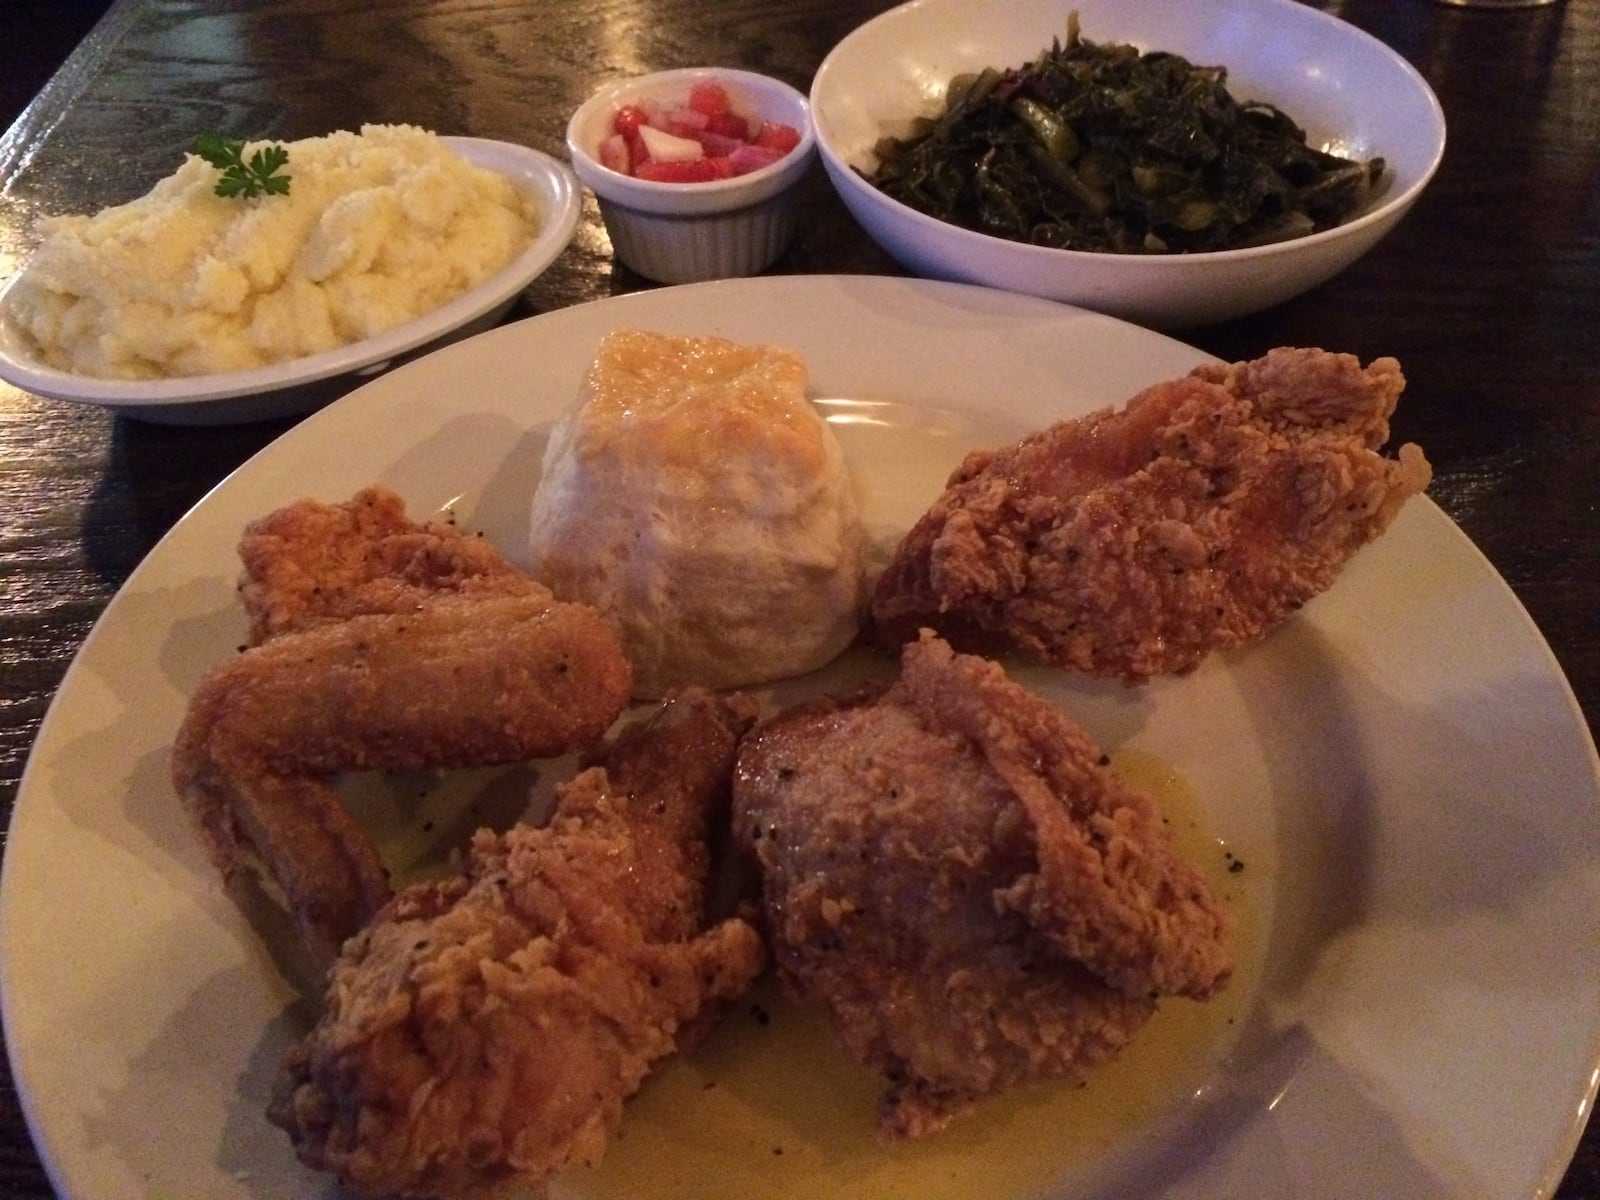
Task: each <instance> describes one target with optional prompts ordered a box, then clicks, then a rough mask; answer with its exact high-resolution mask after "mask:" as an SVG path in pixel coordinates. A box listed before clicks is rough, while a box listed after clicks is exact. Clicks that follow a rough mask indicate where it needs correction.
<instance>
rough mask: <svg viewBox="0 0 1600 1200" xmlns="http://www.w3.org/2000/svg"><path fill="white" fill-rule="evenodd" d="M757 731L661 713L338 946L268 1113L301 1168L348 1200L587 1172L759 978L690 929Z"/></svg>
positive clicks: (739, 948)
mask: <svg viewBox="0 0 1600 1200" xmlns="http://www.w3.org/2000/svg"><path fill="white" fill-rule="evenodd" d="M753 713H754V706H753V704H752V703H750V702H749V701H748V700H746V699H745V698H742V697H724V698H717V697H712V696H710V695H708V694H705V693H698V692H690V693H685V694H683V695H680V696H678V697H676V698H674V699H671V700H669V701H667V702H666V704H665V705H664V706H663V707H662V708H661V709H660V710H659V711H658V713H657V715H656V716H655V717H654V718H653V720H651V721H650V722H649V723H647V724H646V723H641V724H638V725H635V726H634V727H632V728H631V729H630V730H629V731H627V732H625V733H624V734H623V735H621V736H620V737H619V738H618V739H617V740H616V742H615V743H614V745H612V746H611V747H610V748H608V749H607V750H606V752H605V753H604V754H603V756H602V758H601V761H600V765H598V766H594V767H591V768H589V769H587V770H585V771H583V772H582V773H581V774H579V775H577V776H576V777H575V778H574V779H572V780H571V781H570V782H568V783H567V784H565V785H564V786H562V787H561V788H560V789H559V790H558V803H557V807H556V811H555V814H554V816H553V817H552V818H551V821H550V823H549V825H548V827H545V828H532V827H528V826H517V827H515V828H513V829H512V830H510V831H509V832H507V833H505V834H504V835H495V834H493V833H490V832H488V831H483V832H480V833H479V834H478V835H477V837H476V838H475V840H474V841H473V844H472V847H471V854H470V860H469V863H468V866H467V870H466V873H465V874H464V875H463V876H460V877H457V878H452V879H448V880H444V881H441V882H433V883H427V884H419V885H416V886H414V887H412V888H409V889H407V890H405V891H403V892H401V893H400V894H399V895H397V896H396V897H395V899H394V901H393V903H392V904H390V905H389V906H388V907H387V908H385V909H384V911H383V912H382V913H380V914H379V916H378V917H377V919H376V920H375V921H374V922H373V923H372V925H371V926H370V927H369V928H367V929H366V930H364V931H363V932H362V933H361V934H360V935H359V936H358V937H356V938H353V939H352V940H351V941H350V942H349V943H348V944H347V945H346V947H345V950H344V953H343V955H342V956H341V958H340V959H339V961H338V963H337V964H336V965H335V966H334V969H333V971H332V973H331V975H330V977H329V983H328V989H327V1001H326V1011H325V1013H324V1015H323V1017H322V1019H321V1021H320V1022H319V1023H318V1025H317V1026H316V1028H315V1029H314V1030H312V1032H311V1033H310V1034H309V1035H308V1036H307V1037H306V1038H305V1039H304V1040H303V1041H302V1042H301V1043H300V1044H299V1045H298V1046H297V1047H296V1048H295V1049H294V1050H293V1051H292V1052H291V1054H290V1056H289V1059H288V1062H287V1065H286V1068H285V1071H284V1074H283V1076H282V1078H281V1081H280V1084H279V1087H278V1089H277V1092H276V1095H275V1098H274V1100H273V1102H272V1106H271V1109H270V1112H269V1115H270V1117H271V1119H272V1120H273V1121H274V1122H275V1123H277V1124H278V1125H280V1126H282V1127H283V1128H284V1129H286V1130H287V1131H288V1132H289V1134H290V1136H291V1138H292V1139H293V1141H294V1144H295V1149H296V1151H297V1152H298V1153H299V1155H300V1157H301V1158H302V1159H304V1160H305V1162H307V1163H308V1164H310V1165H311V1166H313V1167H315V1168H318V1169H320V1170H325V1171H331V1172H333V1173H334V1174H336V1175H337V1176H338V1177H339V1178H340V1180H342V1181H343V1182H344V1183H345V1184H347V1185H349V1186H350V1187H352V1188H354V1189H355V1190H357V1191H358V1192H360V1193H362V1194H366V1195H394V1196H407V1197H452V1198H469V1197H488V1196H496V1195H500V1194H502V1193H503V1192H505V1191H507V1190H509V1189H510V1188H511V1186H512V1185H514V1184H516V1183H518V1182H521V1183H526V1184H530V1185H537V1184H538V1183H540V1182H541V1181H543V1180H544V1179H545V1178H547V1177H548V1176H549V1175H550V1174H551V1173H553V1172H555V1171H557V1170H559V1169H560V1168H562V1167H564V1166H566V1165H568V1164H570V1163H582V1162H592V1161H594V1160H595V1159H597V1158H599V1156H600V1154H601V1151H602V1150H603V1148H604V1145H605V1139H606V1136H607V1132H608V1131H609V1129H610V1128H611V1127H612V1126H614V1125H615V1124H616V1122H617V1120H618V1119H619V1117H620V1113H621V1108H622V1103H623V1100H624V1099H625V1098H626V1097H627V1096H628V1095H630V1094H632V1093H633V1092H634V1091H635V1090H636V1089H637V1088H638V1087H639V1085H640V1083H641V1082H642V1081H643V1079H644V1078H645V1076H646V1074H647V1073H648V1071H649V1070H650V1067H651V1064H652V1063H654V1062H656V1061H657V1060H659V1059H660V1058H662V1057H663V1056H665V1055H667V1054H670V1053H672V1052H673V1050H674V1049H675V1048H677V1047H678V1046H679V1044H680V1041H681V1040H682V1039H683V1038H685V1037H686V1036H690V1035H693V1034H697V1033H699V1032H701V1031H702V1030H703V1029H704V1028H705V1027H706V1021H707V1017H708V1016H710V1015H714V1010H715V1006H716V1004H717V1002H718V1001H719V1000H723V999H726V998H729V997H731V996H734V995H736V994H738V993H739V992H740V991H742V990H743V989H744V988H745V987H746V985H748V984H749V983H750V981H751V980H752V979H753V978H754V977H755V976H756V974H757V973H758V972H759V971H760V969H761V967H762V964H763V959H764V955H763V951H762V947H761V942H760V938H759V935H758V934H757V933H756V931H755V929H754V928H752V927H751V926H750V925H748V924H746V923H745V922H744V921H742V920H738V919H731V920H728V921H725V922H723V923H721V924H718V925H716V926H714V927H713V928H711V929H709V930H706V929H705V928H704V906H705V891H706V879H707V874H708V862H709V851H708V849H707V842H706V838H707V833H708V829H709V828H710V825H711V822H712V821H713V820H714V819H715V817H716V815H717V813H718V810H719V808H720V807H721V806H722V805H725V804H726V801H727V789H728V781H729V777H730V773H731V770H732V766H733V759H734V751H735V746H736V744H737V742H738V739H739V736H740V734H741V733H742V732H743V731H744V730H745V729H746V728H747V727H748V726H749V724H750V721H751V719H752V716H753ZM722 811H723V812H724V813H725V809H724V810H722Z"/></svg>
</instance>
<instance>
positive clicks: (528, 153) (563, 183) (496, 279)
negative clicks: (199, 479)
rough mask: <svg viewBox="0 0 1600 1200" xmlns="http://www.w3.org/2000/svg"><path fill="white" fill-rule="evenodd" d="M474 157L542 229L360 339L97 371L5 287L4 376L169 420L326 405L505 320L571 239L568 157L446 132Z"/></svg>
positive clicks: (53, 393)
mask: <svg viewBox="0 0 1600 1200" xmlns="http://www.w3.org/2000/svg"><path fill="white" fill-rule="evenodd" d="M444 140H445V141H446V142H448V143H449V144H450V145H451V146H452V147H453V148H454V149H455V151H456V152H457V153H458V154H460V155H461V157H462V158H464V159H466V160H467V161H468V162H470V163H474V164H476V165H477V166H480V167H486V168H488V169H489V170H491V171H496V172H498V173H500V174H502V175H505V176H507V177H509V178H510V179H511V181H512V182H513V183H514V184H516V186H517V187H518V188H520V189H521V190H522V191H524V192H525V193H527V194H528V195H530V196H532V197H533V200H534V203H535V204H536V206H537V208H538V212H539V230H538V232H537V234H535V236H534V239H533V241H532V242H531V243H530V244H529V245H528V247H527V249H525V250H524V251H523V252H522V253H521V254H519V255H518V256H517V257H516V258H515V259H513V260H512V261H511V262H509V263H507V264H506V265H505V266H504V267H502V268H501V269H500V270H499V271H497V272H496V273H495V274H493V275H491V276H490V277H489V278H488V279H485V280H484V281H483V282H482V283H480V284H479V285H478V286H477V287H475V288H472V289H470V290H469V291H466V292H463V293H462V294H461V295H459V296H457V297H456V298H455V299H454V300H451V301H450V302H449V303H447V304H445V305H444V306H442V307H440V308H437V309H435V310H434V311H433V312H431V313H428V314H426V315H425V316H421V317H417V318H416V319H415V320H411V321H406V322H405V323H403V324H401V325H396V326H395V327H394V328H393V329H390V330H387V331H386V332H384V333H381V334H378V335H377V336H375V337H370V338H363V339H362V340H361V341H359V342H351V343H350V344H349V345H346V346H340V347H338V348H337V349H333V350H325V351H323V352H321V353H319V354H310V355H307V356H305V357H304V358H296V359H290V360H288V361H286V362H281V363H274V364H272V365H270V366H265V367H253V368H251V369H249V370H246V371H226V372H221V373H218V374H214V375H189V376H182V377H178V378H173V379H152V380H130V379H97V378H94V377H93V376H89V375H76V374H73V373H71V372H68V371H60V370H57V369H56V368H54V367H51V366H48V365H46V364H45V363H43V362H41V361H40V360H39V359H38V357H37V356H36V355H35V354H34V352H33V350H32V349H31V347H30V345H29V342H28V340H27V339H26V338H25V337H24V336H23V334H22V332H21V330H20V329H18V328H17V327H16V325H15V323H14V322H12V321H10V320H8V319H7V316H6V302H5V301H6V293H8V292H9V291H10V290H11V287H12V286H13V285H14V284H15V283H16V280H17V276H13V277H12V279H11V280H10V282H8V283H7V284H6V286H5V288H4V289H0V379H4V380H5V381H6V382H8V383H12V384H15V385H16V386H17V387H19V388H22V389H24V390H25V391H29V392H35V393H37V394H39V395H41V396H50V397H53V398H55V399H58V400H76V401H80V402H82V403H85V404H95V405H99V406H101V407H104V408H109V409H112V410H114V411H116V412H117V413H118V414H119V415H123V416H128V417H134V418H138V419H140V420H145V421H153V422H158V423H161V424H167V425H229V424H239V423H241V422H244V421H262V420H269V419H272V418H278V417H288V416H294V415H296V414H299V413H303V412H309V411H310V410H311V409H314V408H318V407H321V406H322V405H324V404H326V403H328V402H329V401H330V400H333V399H336V398H337V397H338V396H340V395H342V394H343V393H345V392H347V391H349V390H350V389H351V388H352V387H354V386H356V385H357V384H359V383H362V382H365V381H366V380H367V379H370V378H371V377H373V376H375V375H378V374H381V373H382V372H384V371H386V370H388V369H389V368H390V367H392V366H394V365H396V364H397V363H398V362H400V361H402V360H404V359H406V358H411V357H415V356H416V355H417V354H419V353H424V352H426V351H428V350H433V349H436V348H437V347H439V346H443V345H446V344H448V343H449V342H453V341H457V340H459V339H461V338H464V337H467V336H469V335H471V334H474V333H480V332H482V331H483V330H485V329H488V328H490V327H492V326H493V325H495V324H497V323H498V322H499V321H500V320H501V318H503V317H504V316H505V314H506V313H507V311H509V310H510V308H511V305H512V304H513V303H514V302H515V301H516V298H517V295H518V293H520V292H521V291H522V289H523V288H525V287H527V286H528V285H529V284H530V283H532V282H533V281H534V280H535V279H537V278H538V277H539V275H541V274H542V273H543V272H544V270H545V268H546V267H548V266H549V265H550V264H551V263H552V262H554V261H555V259H556V257H557V256H558V255H559V254H560V253H561V252H562V251H563V250H564V249H566V247H567V244H568V243H569V242H571V241H572V235H573V233H574V232H576V230H577V227H578V213H579V209H580V202H579V192H578V181H577V180H576V179H574V178H573V177H572V172H571V171H569V170H568V169H567V167H566V165H565V164H563V163H561V162H558V161H557V160H555V159H553V158H551V157H550V156H549V155H548V154H542V153H540V152H539V151H537V150H533V149H530V148H529V147H527V146H518V145H513V144H511V143H509V142H495V141H488V140H486V139H483V138H463V137H449V138H445V139H444Z"/></svg>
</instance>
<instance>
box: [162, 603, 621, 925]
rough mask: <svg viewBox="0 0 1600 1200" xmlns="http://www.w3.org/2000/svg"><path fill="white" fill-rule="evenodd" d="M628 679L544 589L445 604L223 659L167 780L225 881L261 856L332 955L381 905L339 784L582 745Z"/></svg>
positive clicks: (372, 856)
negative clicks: (363, 776)
mask: <svg viewBox="0 0 1600 1200" xmlns="http://www.w3.org/2000/svg"><path fill="white" fill-rule="evenodd" d="M630 678H631V677H630V674H629V670H628V663H627V660H626V659H625V658H623V656H622V648H621V645H620V643H619V642H618V641H617V638H616V635H615V634H614V633H613V632H612V630H611V628H610V626H608V625H607V624H606V623H605V622H604V621H602V620H601V619H600V617H599V615H598V614H597V613H595V612H594V611H593V610H592V609H589V608H586V607H584V606H582V605H577V604H562V603H559V602H557V601H555V600H553V599H550V598H549V597H548V594H547V593H546V594H544V595H541V594H539V593H531V594H528V595H522V596H491V597H477V596H464V595H459V594H455V595H444V596H439V597H436V598H434V599H433V600H431V601H430V602H427V603H424V604H421V605H420V606H413V611H410V612H407V613H376V614H366V615H361V616H355V617H350V618H349V619H347V620H343V621H333V622H328V623H326V624H320V625H313V626H311V627H309V628H306V629H303V630H301V631H299V632H295V633H283V634H279V635H278V636H276V637H273V638H272V639H270V640H269V641H267V642H265V643H263V644H261V645H259V646H255V647H252V648H250V649H248V650H245V651H244V652H243V653H241V654H239V655H238V656H237V657H236V658H234V659H232V660H231V661H230V662H228V663H226V664H224V665H223V666H221V667H219V668H218V669H217V670H216V671H214V672H213V673H212V674H211V675H210V676H208V677H207V678H206V679H205V680H204V681H203V682H202V683H201V684H200V686H199V687H198V688H197V689H196V690H195V694H194V696H193V697H192V698H191V700H190V703H189V709H188V712H187V714H186V715H185V718H184V723H183V725H182V727H181V728H180V729H179V732H178V736H177V739H176V743H175V745H174V748H173V757H172V778H173V783H174V786H175V787H176V789H177V791H178V794H179V796H180V797H181V798H182V799H183V800H184V802H185V804H186V805H187V806H188V808H189V810H190V812H191V813H192V814H193V816H194V817H195V819H196V822H197V824H198V826H199V828H200V830H201V832H202V835H203V836H204V838H205V841H206V845H207V849H208V850H209V851H210V854H211V856H212V858H213V860H214V861H215V862H216V863H217V865H218V867H219V868H220V869H221V870H222V872H223V874H224V875H225V876H232V875H234V874H236V873H238V872H239V871H241V870H245V869H248V868H249V867H250V866H251V865H252V864H253V863H256V862H259V863H260V864H261V865H262V866H263V867H264V868H265V870H266V871H267V873H268V875H269V876H270V877H271V878H273V879H274V881H275V882H276V883H277V884H278V886H279V888H280V890H281V891H282V892H283V894H284V898H285V900H286V901H287V903H288V905H289V907H290V909H291V912H292V913H293V915H294V917H295V919H296V922H297V923H298V925H299V927H300V929H301V932H302V934H303V936H304V937H305V939H306V941H307V943H308V944H309V945H310V946H312V948H313V949H314V950H316V951H317V952H319V953H323V954H327V953H331V952H332V951H334V950H337V948H338V946H339V943H340V942H342V941H343V940H344V939H345V938H347V937H349V936H350V935H351V934H353V933H355V932H356V930H357V929H358V928H360V926H361V925H362V924H363V923H364V922H365V921H366V919H367V918H369V917H370V916H371V915H372V914H373V912H374V911H375V910H376V909H377V907H378V906H379V905H381V904H382V903H383V902H384V901H385V900H386V899H387V898H388V895H389V885H388V882H387V878H386V876H385V874H384V872H383V865H382V863H381V862H380V861H379V859H378V855H377V853H376V851H375V850H373V848H372V846H371V844H370V842H369V840H368V838H367V836H366V834H365V833H364V831H363V830H362V829H361V826H360V824H359V823H358V822H357V821H356V820H354V819H353V818H352V817H351V816H350V814H348V813H347V812H346V811H345V810H344V808H343V805H342V802H341V801H340V799H339V797H338V795H337V793H336V792H335V791H334V787H333V776H335V775H337V774H338V773H340V772H344V771H360V770H418V769H432V768H441V767H462V766H485V765H492V764H497V763H509V762H520V761H523V760H526V759H531V758H538V757H543V756H547V755H553V754H560V753H563V752H565V751H568V750H571V749H574V748H577V747H582V746H585V745H588V744H590V743H592V742H594V741H596V740H598V739H599V738H600V737H602V736H603V735H604V734H605V731H606V730H607V728H609V727H610V725H611V722H612V721H614V720H615V719H616V717H617V715H618V714H619V713H620V712H621V711H622V709H623V707H624V706H625V705H626V704H627V700H628V692H629V689H630Z"/></svg>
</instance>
